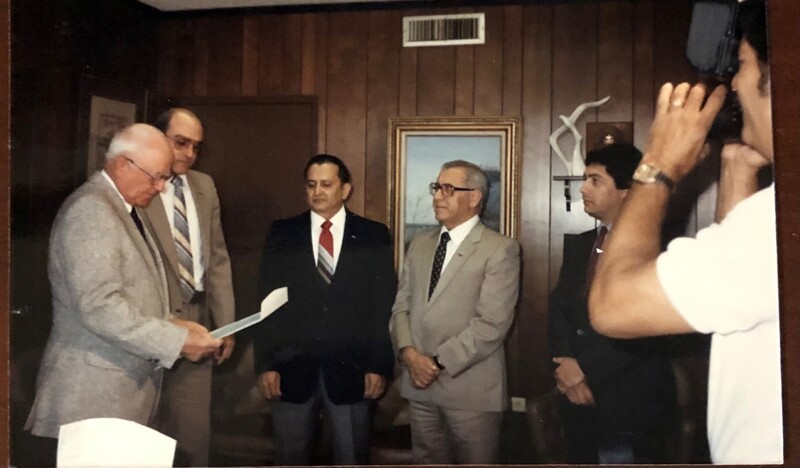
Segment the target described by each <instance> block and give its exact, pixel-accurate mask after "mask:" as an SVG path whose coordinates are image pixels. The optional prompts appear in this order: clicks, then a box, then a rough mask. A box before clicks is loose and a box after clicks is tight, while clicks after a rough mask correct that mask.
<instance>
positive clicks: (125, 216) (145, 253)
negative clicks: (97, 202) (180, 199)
mask: <svg viewBox="0 0 800 468" xmlns="http://www.w3.org/2000/svg"><path fill="white" fill-rule="evenodd" d="M92 182H93V183H94V184H96V185H97V186H98V187H99V188H100V190H101V191H102V193H103V194H104V195H105V196H106V197H107V198H108V199H109V200H110V201H111V206H113V207H114V211H115V212H116V214H117V216H119V218H120V221H122V225H123V226H124V228H125V231H126V232H127V233H128V235H129V236H130V237H131V239H133V243H134V244H135V245H136V248H137V249H139V253H141V254H142V257H143V258H144V260H145V262H146V263H147V266H148V267H149V268H150V271H151V272H153V273H155V272H156V270H157V266H156V260H155V258H154V256H153V255H154V252H153V251H152V250H151V248H152V246H153V245H152V244H151V243H148V242H147V241H145V239H144V238H143V237H142V234H141V233H140V232H139V228H137V227H136V224H135V223H134V222H133V218H131V214H130V212H129V211H128V210H127V209H126V208H125V204H124V203H123V202H122V199H121V198H120V197H119V195H117V194H116V192H115V191H114V187H112V186H111V184H110V183H109V182H108V181H107V180H105V177H103V175H102V174H101V173H99V172H98V173H96V174H95V175H94V176H93V180H92ZM139 217H140V218H141V217H142V216H139ZM145 232H146V233H147V234H146V235H148V236H149V235H151V234H150V233H149V232H147V228H146V227H145ZM150 242H152V239H151V240H150ZM155 255H158V252H157V251H156V252H155Z"/></svg>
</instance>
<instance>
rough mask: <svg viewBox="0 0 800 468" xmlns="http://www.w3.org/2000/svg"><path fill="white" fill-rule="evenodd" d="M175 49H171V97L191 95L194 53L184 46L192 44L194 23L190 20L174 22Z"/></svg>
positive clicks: (183, 19) (190, 48) (184, 19)
mask: <svg viewBox="0 0 800 468" xmlns="http://www.w3.org/2000/svg"><path fill="white" fill-rule="evenodd" d="M173 27H174V29H175V31H174V36H173V37H174V40H175V43H174V45H175V48H174V49H173V52H174V54H173V56H172V62H173V66H172V67H171V72H172V73H173V78H174V81H173V83H172V84H173V87H172V90H173V93H172V96H191V95H192V79H191V77H192V75H193V73H194V51H193V50H192V49H193V48H192V47H186V46H185V44H194V34H195V32H194V23H193V22H192V20H191V19H186V18H182V19H179V20H176V21H175V23H174V25H173Z"/></svg>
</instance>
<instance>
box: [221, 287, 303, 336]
mask: <svg viewBox="0 0 800 468" xmlns="http://www.w3.org/2000/svg"><path fill="white" fill-rule="evenodd" d="M287 302H289V288H287V287H285V286H284V287H282V288H278V289H275V290H274V291H272V292H271V293H269V295H267V297H265V298H264V300H263V301H261V311H260V312H256V313H255V314H253V315H250V316H248V317H245V318H243V319H241V320H237V321H235V322H233V323H229V324H227V325H225V326H224V327H219V328H217V329H216V330H214V331H212V332H211V337H212V338H215V339H218V338H224V337H226V336H228V335H233V334H234V333H236V332H238V331H242V330H244V329H245V328H247V327H250V326H253V325H255V324H257V323H258V322H260V321H262V320H264V319H265V318H267V317H269V315H270V314H271V313H273V312H275V311H276V310H278V308H280V307H281V306H282V305H284V304H286V303H287Z"/></svg>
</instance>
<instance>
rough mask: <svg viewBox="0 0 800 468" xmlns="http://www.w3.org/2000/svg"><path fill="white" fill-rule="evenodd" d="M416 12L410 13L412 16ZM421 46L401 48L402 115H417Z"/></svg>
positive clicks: (400, 100)
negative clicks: (418, 57)
mask: <svg viewBox="0 0 800 468" xmlns="http://www.w3.org/2000/svg"><path fill="white" fill-rule="evenodd" d="M414 13H416V12H413V13H408V14H407V16H412V15H413V14H414ZM419 49H420V48H419V47H403V48H401V49H400V90H399V92H398V106H399V109H400V116H402V117H414V116H416V115H417V77H418V74H417V70H418V67H417V52H418V51H419Z"/></svg>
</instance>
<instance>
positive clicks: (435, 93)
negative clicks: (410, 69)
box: [417, 47, 456, 116]
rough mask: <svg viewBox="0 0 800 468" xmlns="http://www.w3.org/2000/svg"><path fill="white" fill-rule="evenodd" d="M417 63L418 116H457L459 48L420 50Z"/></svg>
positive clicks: (421, 48)
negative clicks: (456, 49)
mask: <svg viewBox="0 0 800 468" xmlns="http://www.w3.org/2000/svg"><path fill="white" fill-rule="evenodd" d="M417 60H418V63H417V66H418V69H419V75H418V76H417V115H420V116H449V115H453V112H454V105H455V102H454V99H455V72H456V63H455V60H456V55H455V47H420V48H419V51H418V52H417Z"/></svg>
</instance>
